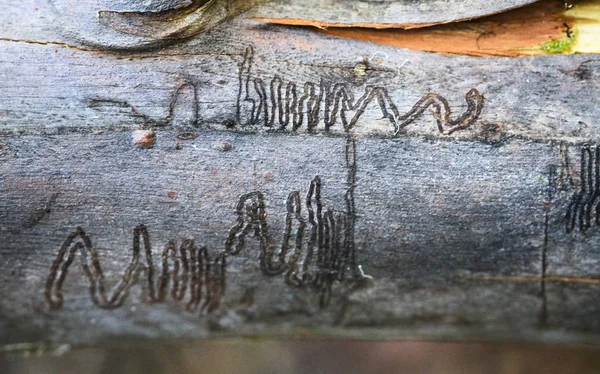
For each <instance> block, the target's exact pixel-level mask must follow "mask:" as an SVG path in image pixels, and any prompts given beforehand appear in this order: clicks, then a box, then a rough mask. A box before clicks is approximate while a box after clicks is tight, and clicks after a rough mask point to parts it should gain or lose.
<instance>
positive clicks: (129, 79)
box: [0, 1, 600, 345]
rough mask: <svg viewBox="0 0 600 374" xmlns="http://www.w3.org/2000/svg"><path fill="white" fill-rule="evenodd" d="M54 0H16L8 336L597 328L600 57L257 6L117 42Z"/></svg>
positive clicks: (8, 86)
mask: <svg viewBox="0 0 600 374" xmlns="http://www.w3.org/2000/svg"><path fill="white" fill-rule="evenodd" d="M38 5H39V7H38V9H39V10H38V12H39V14H37V16H31V17H29V14H30V13H31V12H33V10H31V11H26V9H34V8H35V7H36V6H38ZM46 10H47V9H46ZM18 14H21V17H20V18H17V16H16V15H18ZM52 17H53V13H51V12H45V11H44V8H43V4H42V3H36V2H16V1H11V2H10V4H9V6H8V12H5V13H1V14H0V22H2V24H4V25H5V27H3V28H2V30H0V38H1V39H0V40H1V41H0V45H1V46H2V53H1V57H0V76H2V80H0V92H1V95H0V132H1V133H2V137H1V138H0V164H1V166H0V237H1V238H2V240H0V289H1V290H2V296H3V297H2V298H1V299H0V316H1V318H0V342H1V343H2V344H8V343H18V342H36V341H44V342H52V343H72V344H92V345H93V344H103V343H107V342H115V341H124V340H127V339H138V338H156V339H168V340H176V339H184V338H200V337H222V336H285V337H292V336H303V335H320V336H323V335H327V336H352V337H362V338H400V337H403V338H408V337H410V338H451V339H473V338H477V339H481V338H485V339H488V338H498V339H513V340H515V339H519V340H522V339H525V340H533V341H568V342H590V343H597V342H598V339H599V336H600V335H599V334H600V319H598V315H599V314H598V312H599V309H600V305H599V304H598V302H597V300H598V296H600V281H599V280H598V276H599V274H600V261H599V260H598V258H599V257H598V250H597V248H598V243H599V240H600V239H599V238H600V237H599V236H598V230H600V228H599V227H598V224H597V222H598V217H599V214H600V209H598V206H599V201H598V199H599V198H600V171H599V165H600V151H599V150H598V148H596V147H595V146H594V145H592V144H591V143H593V142H594V141H595V140H596V139H597V137H598V135H599V128H598V124H597V123H596V122H595V119H597V118H598V115H599V109H598V107H597V92H598V79H599V78H598V77H599V76H600V58H598V57H597V56H595V55H576V56H543V57H542V56H541V57H535V58H523V59H508V58H494V59H479V58H472V57H464V56H462V57H461V56H441V55H434V54H427V53H423V52H416V51H407V50H401V49H394V48H391V47H382V46H379V45H375V44H370V43H367V42H363V41H352V40H347V39H336V38H333V37H328V36H324V35H321V34H318V33H312V32H310V31H307V30H299V29H290V28H285V27H282V26H267V25H264V24H262V23H258V22H255V21H248V20H244V19H237V20H235V21H232V22H228V23H225V24H222V25H221V26H219V27H217V28H214V29H212V30H211V31H209V32H207V33H204V34H202V35H201V36H197V37H195V38H193V39H191V40H188V41H187V42H185V43H183V44H174V45H172V46H170V47H165V48H162V49H160V50H153V51H149V52H127V53H126V52H107V51H100V50H97V49H93V48H90V47H83V46H72V47H71V45H70V44H69V43H71V41H70V40H69V39H67V38H65V37H62V36H60V35H59V34H51V33H48V34H46V33H45V31H46V30H47V29H48V28H49V27H50V26H49V25H51V24H52V20H53V18H52ZM17 19H20V21H19V22H17V21H16V20H17ZM26 22H29V24H24V23H26ZM41 25H46V26H44V27H46V28H44V27H42V26H41ZM54 38H56V39H54ZM289 82H295V85H294V84H289ZM306 83H308V84H306ZM294 92H295V95H294ZM465 100H466V101H465ZM336 108H337V109H336ZM334 114H335V115H334ZM136 131H138V132H136ZM139 131H142V132H139ZM143 131H146V132H143ZM78 227H79V228H78ZM186 239H193V240H194V244H192V243H191V242H190V241H189V240H188V241H186ZM170 241H172V242H170ZM203 246H205V247H203ZM163 248H165V249H164V250H163ZM67 270H68V271H67ZM63 274H66V275H65V276H64V277H63ZM175 281H177V282H175Z"/></svg>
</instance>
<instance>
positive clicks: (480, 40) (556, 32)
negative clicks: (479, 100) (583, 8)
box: [320, 1, 573, 57]
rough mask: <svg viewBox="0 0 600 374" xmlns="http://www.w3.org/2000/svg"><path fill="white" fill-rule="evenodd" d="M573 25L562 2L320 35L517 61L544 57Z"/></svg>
mask: <svg viewBox="0 0 600 374" xmlns="http://www.w3.org/2000/svg"><path fill="white" fill-rule="evenodd" d="M572 22H573V19H572V18H570V17H568V16H566V15H565V9H564V6H563V5H562V4H561V3H560V2H556V1H542V2H540V3H536V4H533V5H530V6H527V7H523V8H520V9H516V10H513V11H510V12H506V13H501V14H497V15H494V16H491V17H486V18H482V19H477V20H473V21H467V22H459V23H450V24H445V25H438V26H432V27H428V28H424V29H413V30H400V29H388V30H374V29H366V28H327V29H323V30H320V32H322V33H324V34H327V35H332V36H338V37H344V38H352V39H359V40H366V41H371V42H374V43H379V44H385V45H390V46H394V47H401V48H409V49H413V50H420V51H428V52H437V53H448V54H465V55H472V56H481V57H488V56H508V57H518V56H533V55H540V54H545V53H546V52H545V51H544V50H543V49H542V48H541V46H542V45H543V44H544V43H546V42H548V41H551V40H560V39H564V38H567V37H568V34H569V33H570V32H571V29H570V26H568V25H570V24H572Z"/></svg>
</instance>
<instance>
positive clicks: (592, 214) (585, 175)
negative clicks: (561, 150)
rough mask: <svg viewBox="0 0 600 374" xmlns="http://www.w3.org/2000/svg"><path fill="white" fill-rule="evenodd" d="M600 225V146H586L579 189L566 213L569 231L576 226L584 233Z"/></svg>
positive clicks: (583, 150)
mask: <svg viewBox="0 0 600 374" xmlns="http://www.w3.org/2000/svg"><path fill="white" fill-rule="evenodd" d="M593 223H595V224H596V225H600V148H599V147H598V146H584V147H583V148H582V149H581V159H580V186H579V191H577V192H575V193H574V194H573V197H572V198H571V201H570V202H569V205H568V207H567V213H566V215H565V228H566V231H567V233H570V232H572V231H573V230H575V229H576V228H579V230H580V231H581V232H583V233H585V232H587V230H588V229H589V228H590V227H591V226H592V224H593Z"/></svg>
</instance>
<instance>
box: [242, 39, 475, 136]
mask: <svg viewBox="0 0 600 374" xmlns="http://www.w3.org/2000/svg"><path fill="white" fill-rule="evenodd" d="M253 63H254V49H253V48H252V47H251V46H250V47H248V48H247V49H246V52H245V55H244V60H243V62H242V64H241V66H240V74H239V92H238V107H237V115H236V118H237V123H238V124H239V125H240V126H256V125H259V126H260V125H262V126H264V127H267V128H274V129H275V128H276V129H281V130H283V129H289V127H290V124H291V130H292V131H296V130H298V129H299V128H300V127H301V126H304V125H305V126H306V128H307V130H308V131H313V130H314V129H315V128H316V127H317V126H318V125H319V123H320V122H321V120H322V121H323V123H324V130H325V131H329V130H330V129H331V127H333V126H334V125H335V124H336V123H338V120H339V121H341V123H342V126H343V129H344V131H346V132H348V131H350V130H352V129H353V128H354V127H355V126H356V123H357V122H358V120H359V119H360V118H361V116H362V115H363V114H364V113H365V111H366V109H367V107H368V106H369V104H371V103H372V102H376V103H377V104H378V105H379V108H380V110H381V112H382V114H383V118H386V119H388V120H389V121H390V122H391V123H392V125H393V126H394V129H395V134H397V133H398V132H399V131H400V130H401V129H402V128H404V127H406V126H408V125H409V124H411V123H413V122H414V121H415V120H416V119H417V118H419V117H420V116H421V115H422V114H423V113H424V112H425V111H426V110H427V109H429V110H430V112H431V114H432V115H433V117H434V118H435V119H436V121H437V126H438V130H439V132H440V133H442V134H452V133H453V132H455V131H457V130H461V129H465V128H467V127H469V126H471V125H472V124H473V123H474V122H475V121H476V120H477V119H478V118H479V115H480V114H481V111H482V110H483V105H484V99H483V95H481V94H480V93H479V91H478V90H477V89H475V88H473V89H471V90H469V92H468V93H467V94H466V96H465V99H466V102H467V110H466V111H465V112H464V113H463V114H462V115H461V116H459V117H458V118H456V119H451V118H450V115H451V109H450V106H449V104H448V101H447V100H446V99H445V98H444V97H443V96H441V95H438V94H435V93H430V94H428V95H425V96H423V97H422V98H421V99H420V100H419V101H418V102H417V103H416V104H415V105H414V106H413V107H412V108H411V109H410V110H409V111H408V112H407V113H405V114H400V111H399V110H398V108H397V106H396V104H395V103H394V102H393V100H392V98H391V97H390V95H389V93H388V91H387V89H386V88H385V87H381V86H367V87H366V88H365V92H364V94H363V95H362V96H361V97H360V98H358V99H356V100H355V99H354V95H353V93H352V91H351V90H350V89H349V87H348V85H347V84H346V83H331V82H327V81H325V80H321V83H320V84H319V88H318V92H317V87H316V85H315V84H314V83H311V82H306V83H304V88H303V92H302V93H299V91H300V90H299V88H298V84H297V83H296V82H294V81H290V82H288V83H287V84H286V85H285V89H284V83H283V80H282V78H281V77H279V76H277V75H275V76H274V77H273V78H272V79H271V81H270V82H268V83H266V82H265V81H264V80H263V79H262V78H260V77H254V78H253V77H252V67H253ZM321 107H323V114H322V115H321V113H320V111H321ZM305 117H306V118H305Z"/></svg>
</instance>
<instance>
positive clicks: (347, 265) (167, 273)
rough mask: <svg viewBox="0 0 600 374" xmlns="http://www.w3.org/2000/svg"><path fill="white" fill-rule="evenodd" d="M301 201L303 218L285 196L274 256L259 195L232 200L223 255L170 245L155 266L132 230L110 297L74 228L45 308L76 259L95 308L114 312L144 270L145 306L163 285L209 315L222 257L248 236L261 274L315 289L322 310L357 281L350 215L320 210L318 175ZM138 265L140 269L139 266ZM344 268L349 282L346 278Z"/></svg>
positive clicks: (293, 197)
mask: <svg viewBox="0 0 600 374" xmlns="http://www.w3.org/2000/svg"><path fill="white" fill-rule="evenodd" d="M304 203H305V207H306V210H307V212H308V217H305V216H303V210H302V203H301V198H300V194H299V192H297V191H294V192H292V193H290V195H289V197H288V200H287V215H286V225H285V230H284V234H283V239H282V242H281V246H280V247H279V249H278V250H276V249H275V248H276V246H275V244H274V242H273V241H272V240H271V237H270V235H269V230H268V224H267V220H266V217H267V214H266V210H265V201H264V195H263V194H262V193H261V192H258V191H257V192H252V193H248V194H245V195H243V196H242V197H241V198H240V199H239V202H238V204H237V207H236V213H237V216H238V218H237V222H236V224H235V225H234V226H233V227H232V228H231V230H230V233H229V236H228V238H227V240H226V243H225V250H224V251H223V252H221V253H219V254H217V255H216V256H214V258H213V257H211V256H210V253H209V251H208V250H207V248H206V247H197V246H196V245H195V243H194V241H193V240H190V239H187V240H184V241H182V242H181V244H180V246H179V250H178V251H177V245H176V242H175V241H169V242H168V243H167V245H166V246H165V247H164V248H163V251H162V254H161V266H160V267H158V266H156V265H155V263H154V259H153V254H152V245H151V240H150V235H149V233H148V229H147V228H146V227H145V226H144V225H140V226H138V227H136V228H135V229H134V232H133V245H132V247H133V249H132V257H131V261H130V263H129V265H128V266H127V268H126V269H125V271H124V273H123V276H122V277H121V280H120V282H119V283H118V284H117V286H116V287H115V288H114V289H113V290H112V292H110V294H109V292H108V291H107V287H106V282H105V277H104V272H103V270H102V266H101V264H100V261H99V258H98V253H97V252H96V250H95V249H94V246H93V245H92V241H91V239H90V237H89V236H88V235H87V234H86V233H85V231H84V230H83V229H82V228H80V227H79V228H77V229H76V230H75V231H74V232H73V233H71V234H70V235H69V237H68V238H67V239H66V240H65V242H64V243H63V245H62V246H61V248H60V249H59V251H58V254H57V256H56V259H55V260H54V262H53V264H52V266H51V268H50V273H49V275H48V277H47V279H46V284H45V290H44V296H45V299H46V302H47V303H48V304H49V305H50V307H51V308H53V309H58V308H60V307H61V306H62V305H63V300H64V298H63V291H62V288H63V284H64V281H65V279H66V277H67V274H68V271H69V268H70V266H71V265H72V263H73V261H74V260H75V257H76V255H77V253H79V255H80V256H79V257H80V260H81V267H82V269H83V272H84V274H85V275H86V278H87V279H88V282H89V285H90V290H89V291H90V296H91V298H92V301H93V302H94V304H96V305H97V306H99V307H101V308H106V309H112V308H117V307H119V306H121V305H122V303H123V302H124V300H125V299H126V298H127V292H128V290H129V288H130V287H131V286H132V285H134V284H135V283H136V282H137V279H138V275H139V272H140V271H142V270H144V271H145V273H146V278H147V283H148V290H149V291H148V292H149V299H150V300H151V301H152V302H164V301H165V300H166V298H167V292H168V287H169V283H170V284H171V290H170V294H171V297H172V299H173V300H176V301H182V300H183V299H184V298H185V297H186V294H189V299H188V301H187V303H186V309H187V310H188V311H195V310H197V309H198V307H199V305H200V303H201V301H202V300H204V302H203V303H202V306H201V310H205V311H208V312H211V311H213V310H215V309H216V308H218V307H219V305H220V302H221V300H222V298H223V296H224V295H225V291H226V275H227V258H228V257H229V256H235V255H238V254H239V253H240V252H241V251H242V250H243V249H244V248H245V247H246V243H247V239H248V236H249V235H253V236H254V238H256V239H257V240H258V242H259V248H260V255H259V261H260V268H261V271H262V273H263V274H265V275H267V276H278V275H284V277H285V281H286V283H287V284H288V285H290V286H294V287H311V288H313V289H316V290H317V291H318V292H320V305H321V306H323V307H324V306H326V305H328V303H329V300H330V298H331V287H332V285H333V283H334V282H335V281H339V282H342V281H344V280H351V279H352V278H358V277H360V275H359V272H358V271H357V269H358V268H357V265H356V257H355V254H354V245H353V243H352V245H350V243H349V241H350V240H353V233H352V235H350V231H353V227H351V226H349V224H348V222H349V218H348V217H349V216H350V215H352V214H353V213H352V212H351V213H350V214H349V213H348V212H345V213H339V214H335V213H334V212H333V210H332V209H326V210H324V208H323V203H322V202H321V180H320V178H319V177H318V176H317V177H315V178H314V179H313V180H312V182H311V183H310V186H309V189H308V193H307V195H306V198H305V201H304ZM294 228H295V229H294ZM142 247H143V249H144V251H142ZM305 248H306V253H304V249H305ZM143 254H144V255H145V257H144V258H142V255H143ZM88 257H89V258H91V261H89V259H88ZM144 260H145V266H142V262H143V261H144ZM170 263H172V268H171V267H170ZM349 270H350V271H351V274H352V276H353V277H347V273H348V271H349ZM155 278H156V279H155Z"/></svg>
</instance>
